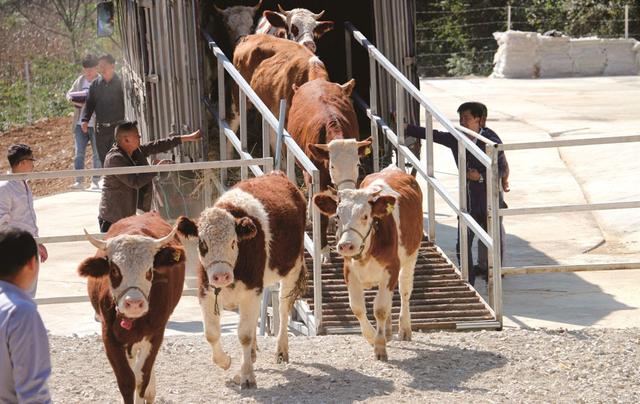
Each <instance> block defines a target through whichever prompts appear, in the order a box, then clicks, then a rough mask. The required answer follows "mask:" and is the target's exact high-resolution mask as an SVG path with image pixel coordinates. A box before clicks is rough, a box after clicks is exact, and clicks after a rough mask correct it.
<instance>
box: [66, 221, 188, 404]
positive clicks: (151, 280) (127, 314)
mask: <svg viewBox="0 0 640 404" xmlns="http://www.w3.org/2000/svg"><path fill="white" fill-rule="evenodd" d="M85 232H86V231H85ZM175 233H176V229H173V230H172V228H171V226H170V225H169V224H168V223H167V222H165V221H164V219H162V217H160V215H159V214H158V213H156V212H151V213H146V214H144V215H140V216H131V217H128V218H125V219H122V220H119V221H118V222H116V223H114V224H113V226H111V228H110V229H109V232H108V233H107V234H106V240H105V241H101V240H96V239H94V238H92V237H91V236H89V235H87V237H88V238H89V241H90V242H91V244H93V245H94V246H96V247H97V248H98V251H97V253H96V255H95V256H94V257H91V258H87V259H85V260H84V261H83V262H82V263H81V264H80V266H79V267H78V273H79V274H80V276H84V277H88V278H89V280H88V283H87V289H88V292H89V298H90V299H91V304H92V305H93V308H94V309H95V311H96V313H98V314H99V316H100V317H101V321H102V340H103V342H104V348H105V352H106V354H107V358H108V359H109V362H110V363H111V367H112V368H113V371H114V373H115V376H116V380H117V382H118V387H119V389H120V393H121V394H122V398H123V400H124V402H125V403H133V402H134V401H135V402H139V401H142V400H146V401H147V402H153V400H154V398H155V376H154V371H153V366H154V363H155V359H156V355H157V354H158V350H159V349H160V344H161V343H162V339H163V337H164V329H165V325H166V324H167V321H168V320H169V316H170V315H171V313H172V312H173V309H174V308H175V307H176V305H177V304H178V301H179V300H180V296H181V295H182V287H183V282H184V273H185V254H184V251H183V249H182V246H181V245H180V242H179V241H178V240H177V239H176V237H175Z"/></svg>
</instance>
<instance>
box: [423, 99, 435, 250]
mask: <svg viewBox="0 0 640 404" xmlns="http://www.w3.org/2000/svg"><path fill="white" fill-rule="evenodd" d="M425 118H426V122H425V131H426V136H425V137H426V141H427V144H426V149H427V150H426V153H427V156H426V157H427V175H428V176H429V178H434V174H435V170H434V167H433V117H432V116H431V114H430V113H429V111H425ZM427 209H428V212H427V213H428V215H429V227H428V230H429V241H431V242H432V243H435V242H436V199H435V192H434V190H433V186H432V185H431V183H430V182H429V181H427Z"/></svg>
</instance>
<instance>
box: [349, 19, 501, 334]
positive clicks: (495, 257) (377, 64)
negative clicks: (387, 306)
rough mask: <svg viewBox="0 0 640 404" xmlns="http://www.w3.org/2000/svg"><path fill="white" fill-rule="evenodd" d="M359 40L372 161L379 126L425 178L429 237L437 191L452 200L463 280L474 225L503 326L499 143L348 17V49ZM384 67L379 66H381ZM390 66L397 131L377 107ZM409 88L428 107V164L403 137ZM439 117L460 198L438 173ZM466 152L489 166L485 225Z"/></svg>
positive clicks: (402, 159)
mask: <svg viewBox="0 0 640 404" xmlns="http://www.w3.org/2000/svg"><path fill="white" fill-rule="evenodd" d="M352 40H355V41H356V42H357V43H359V44H360V45H361V46H362V47H364V48H365V49H366V51H367V52H368V54H369V71H370V100H371V106H369V105H367V104H366V102H365V101H364V100H362V98H360V97H358V96H357V95H356V96H354V99H355V102H356V104H357V105H358V106H359V107H360V108H362V109H363V110H365V111H366V113H367V116H368V117H369V118H370V119H371V138H372V147H373V167H374V171H378V168H379V166H380V163H379V161H378V159H379V151H380V145H379V142H378V128H379V129H380V130H381V131H382V133H383V134H384V136H385V137H386V139H387V140H388V141H389V142H390V143H391V144H392V145H393V146H394V147H395V149H396V151H397V154H396V156H397V158H396V160H397V165H398V167H405V163H409V164H410V165H411V166H413V168H414V169H415V170H416V172H417V173H418V174H419V175H420V176H421V177H422V178H423V179H424V180H425V181H426V182H427V214H428V226H427V231H428V235H429V240H431V241H432V242H435V240H436V223H435V193H436V192H437V193H438V195H440V197H442V199H443V200H444V201H445V202H446V203H447V205H449V207H450V208H451V209H452V210H453V211H454V213H455V214H456V215H457V217H458V222H459V239H460V242H459V245H460V271H461V275H462V277H463V278H464V279H465V280H468V279H469V265H468V260H467V257H468V243H467V240H468V234H467V230H468V229H469V230H471V231H473V232H474V234H475V235H476V236H477V237H478V240H479V242H482V243H483V244H484V245H485V246H486V247H487V250H488V251H489V255H490V266H491V269H490V282H489V286H488V287H489V291H490V294H489V307H488V309H489V310H490V312H491V314H492V315H493V316H494V317H495V319H496V321H497V322H498V323H499V326H500V327H501V326H502V283H501V277H500V273H501V271H500V266H501V263H500V222H499V216H498V202H499V187H500V181H498V180H497V179H498V178H499V174H498V150H497V148H496V146H497V145H496V143H494V142H492V141H490V140H488V139H486V138H484V137H482V136H480V135H479V134H478V133H475V132H473V131H470V130H468V129H466V128H462V127H460V126H458V125H454V124H453V123H452V122H451V121H449V120H448V119H447V118H446V117H445V115H444V114H443V113H442V112H440V110H439V109H438V108H436V107H435V105H433V104H432V103H431V101H429V100H428V99H427V98H426V97H425V95H424V94H422V93H421V92H420V90H419V89H418V88H417V87H416V86H415V85H414V84H413V83H411V82H410V81H409V80H408V79H407V78H406V77H405V76H404V75H403V74H402V73H401V72H400V71H399V70H398V69H397V68H396V67H395V66H394V65H393V64H392V63H391V62H390V61H389V60H388V59H387V58H386V57H385V56H384V55H383V54H382V53H381V52H380V51H379V50H378V49H377V48H376V47H375V46H374V45H373V44H371V42H370V41H369V40H368V39H367V38H366V37H365V36H364V35H363V34H362V33H361V32H360V31H358V30H357V29H356V28H355V27H354V26H353V25H352V24H351V23H350V22H345V42H346V47H347V49H350V48H351V41H352ZM378 68H380V70H379V69H378ZM378 71H380V72H386V73H387V74H388V75H389V76H390V77H391V78H392V79H393V80H395V82H396V122H397V128H396V131H395V132H394V130H393V129H392V128H390V127H389V125H388V124H387V123H386V122H385V121H384V120H383V118H382V117H381V115H382V114H381V113H380V112H379V111H377V107H376V104H377V81H378V77H377V73H378ZM347 75H348V76H349V77H348V78H350V77H351V60H350V53H348V55H347ZM405 92H406V93H407V94H409V95H410V96H411V97H412V98H413V99H414V100H416V101H417V102H418V103H419V104H420V105H421V106H422V108H424V109H425V116H426V134H427V136H426V170H425V168H424V165H425V163H422V162H421V161H420V159H419V157H416V156H415V155H414V154H413V153H412V151H411V150H410V149H409V148H408V147H407V146H406V145H405V137H404V120H405V105H404V104H405V100H404V94H405ZM434 119H435V120H437V121H438V122H439V123H440V124H441V125H442V126H443V127H444V128H445V130H447V131H448V132H449V133H451V135H452V136H453V137H454V138H455V139H456V140H457V142H458V179H459V182H458V184H459V198H458V201H455V200H454V198H453V197H452V196H450V195H449V193H448V192H447V191H446V189H445V187H444V186H443V184H442V183H441V182H440V181H439V180H438V179H437V178H436V177H435V176H434V173H435V172H434V165H433V136H432V132H433V120H434ZM467 134H468V135H470V136H473V137H476V138H479V139H481V140H482V141H483V142H486V144H487V153H486V154H485V152H484V151H482V150H481V149H480V148H479V147H478V146H477V145H476V144H475V143H474V142H473V141H471V140H470V139H469V138H468V137H467V136H466V135H467ZM466 152H470V153H471V154H472V155H473V156H474V157H475V158H476V159H478V161H479V162H480V163H481V164H482V165H484V166H485V167H486V169H487V171H486V175H485V181H486V183H487V203H488V205H487V207H488V213H489V214H488V218H487V223H488V225H487V227H488V229H487V230H486V231H485V230H484V229H483V228H482V226H481V225H480V224H479V223H478V222H477V221H476V220H475V219H474V218H473V217H472V216H471V215H470V214H469V213H468V211H467V186H466V183H467V170H466Z"/></svg>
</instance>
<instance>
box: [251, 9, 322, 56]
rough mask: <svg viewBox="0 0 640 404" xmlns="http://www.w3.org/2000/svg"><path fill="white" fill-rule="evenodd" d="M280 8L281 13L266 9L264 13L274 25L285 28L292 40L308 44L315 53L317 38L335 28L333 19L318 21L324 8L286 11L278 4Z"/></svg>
mask: <svg viewBox="0 0 640 404" xmlns="http://www.w3.org/2000/svg"><path fill="white" fill-rule="evenodd" d="M278 9H279V10H280V13H276V12H274V11H265V12H264V14H263V15H264V17H265V18H266V19H267V20H268V21H269V23H270V24H271V25H272V26H273V27H276V28H284V29H285V30H286V32H287V37H288V38H289V39H290V40H292V41H295V42H297V43H299V44H300V45H303V46H306V47H307V48H308V49H309V50H310V51H311V52H313V53H316V42H315V40H316V39H317V38H320V37H321V36H322V35H324V33H325V32H327V31H331V30H332V29H333V21H318V20H319V19H320V18H321V17H322V15H323V14H324V10H323V11H321V12H320V13H318V14H314V13H312V12H311V11H309V10H307V9H306V8H294V9H293V10H289V11H286V10H284V9H283V8H282V7H280V5H278Z"/></svg>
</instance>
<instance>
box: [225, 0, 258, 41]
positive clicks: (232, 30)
mask: <svg viewBox="0 0 640 404" xmlns="http://www.w3.org/2000/svg"><path fill="white" fill-rule="evenodd" d="M261 5H262V0H260V2H259V3H258V4H257V5H255V6H253V7H246V6H233V7H228V8H226V9H224V10H223V9H220V8H218V7H216V6H215V5H214V6H213V7H214V9H215V10H216V11H217V12H218V14H220V15H221V16H222V20H223V21H224V23H225V25H226V27H227V31H228V32H229V38H231V40H232V41H233V43H236V42H238V41H239V40H240V38H242V37H244V36H247V35H249V34H251V33H252V28H253V19H254V16H255V15H256V11H258V9H259V8H260V6H261Z"/></svg>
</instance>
